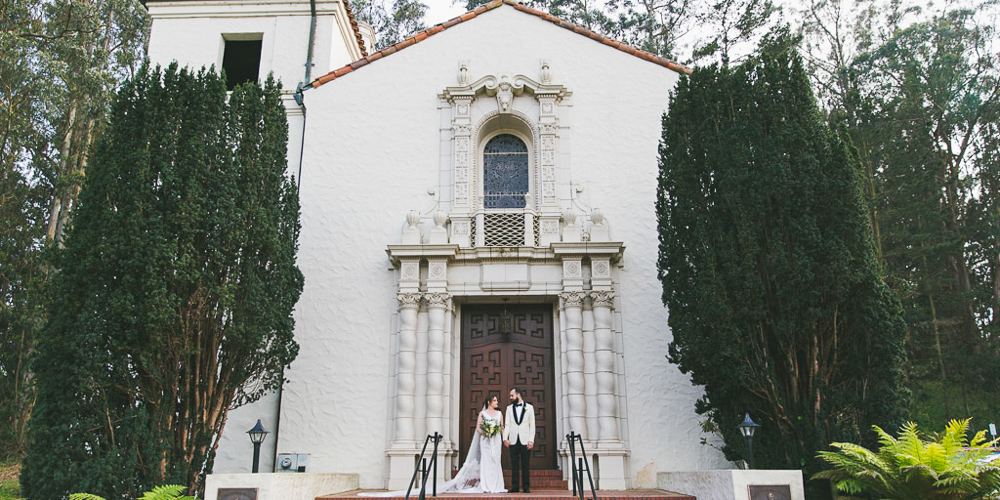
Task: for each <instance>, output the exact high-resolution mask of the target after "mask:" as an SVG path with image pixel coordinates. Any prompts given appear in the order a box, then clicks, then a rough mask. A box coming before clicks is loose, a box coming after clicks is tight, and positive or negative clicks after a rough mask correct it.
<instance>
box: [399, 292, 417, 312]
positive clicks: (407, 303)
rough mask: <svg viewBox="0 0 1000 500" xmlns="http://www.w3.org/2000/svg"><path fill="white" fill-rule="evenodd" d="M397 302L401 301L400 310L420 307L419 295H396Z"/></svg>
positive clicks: (401, 293)
mask: <svg viewBox="0 0 1000 500" xmlns="http://www.w3.org/2000/svg"><path fill="white" fill-rule="evenodd" d="M396 300H398V301H399V308H400V309H416V308H418V307H420V294H419V293H404V292H400V293H397V294H396Z"/></svg>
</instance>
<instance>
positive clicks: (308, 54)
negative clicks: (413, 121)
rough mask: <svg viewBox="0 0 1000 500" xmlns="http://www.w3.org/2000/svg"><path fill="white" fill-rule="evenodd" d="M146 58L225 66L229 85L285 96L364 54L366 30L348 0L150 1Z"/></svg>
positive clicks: (195, 65)
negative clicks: (271, 79)
mask: <svg viewBox="0 0 1000 500" xmlns="http://www.w3.org/2000/svg"><path fill="white" fill-rule="evenodd" d="M146 7H147V9H148V10H149V14H150V17H151V18H152V29H151V32H150V37H149V59H150V61H152V62H153V63H154V64H160V65H163V66H166V65H168V64H170V63H171V62H172V61H177V62H178V63H179V64H180V65H181V66H190V67H191V68H192V69H198V68H200V67H202V66H206V67H208V66H212V65H214V66H215V67H216V68H217V69H225V70H226V73H227V84H228V85H229V86H230V88H231V87H232V86H235V85H236V84H238V83H242V82H243V81H247V80H258V81H263V80H264V79H265V78H267V75H268V74H269V73H272V72H273V73H274V76H275V77H276V78H278V79H280V80H281V82H282V87H283V88H284V89H285V90H286V91H294V90H295V87H296V85H297V84H298V83H299V82H303V83H308V81H309V80H312V79H314V78H316V77H317V76H319V75H322V74H325V73H327V72H328V71H330V70H331V69H335V68H339V67H341V66H344V65H346V64H350V63H352V62H354V61H356V60H358V59H360V58H362V57H364V56H365V54H366V53H367V50H366V49H370V45H371V41H372V32H371V27H370V26H368V25H367V24H364V23H359V22H358V21H356V20H355V19H354V16H353V14H352V13H351V10H350V6H349V5H348V3H347V1H346V0H310V1H305V0H291V1H287V0H286V1H275V0H147V1H146Z"/></svg>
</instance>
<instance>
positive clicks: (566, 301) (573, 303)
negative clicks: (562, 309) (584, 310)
mask: <svg viewBox="0 0 1000 500" xmlns="http://www.w3.org/2000/svg"><path fill="white" fill-rule="evenodd" d="M586 297H587V292H563V293H561V294H559V298H561V299H562V301H563V305H565V306H566V307H580V306H582V305H583V299H584V298H586Z"/></svg>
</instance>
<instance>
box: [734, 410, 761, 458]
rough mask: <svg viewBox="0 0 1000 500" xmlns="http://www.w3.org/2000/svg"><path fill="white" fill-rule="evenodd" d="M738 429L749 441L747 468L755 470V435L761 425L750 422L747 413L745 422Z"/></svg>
mask: <svg viewBox="0 0 1000 500" xmlns="http://www.w3.org/2000/svg"><path fill="white" fill-rule="evenodd" d="M736 427H737V428H738V429H739V430H740V434H743V438H744V439H746V440H747V467H748V468H750V469H753V433H754V432H757V428H758V427H760V424H758V423H757V422H754V421H753V420H750V414H749V413H747V416H746V418H744V419H743V422H742V423H740V425H737V426H736Z"/></svg>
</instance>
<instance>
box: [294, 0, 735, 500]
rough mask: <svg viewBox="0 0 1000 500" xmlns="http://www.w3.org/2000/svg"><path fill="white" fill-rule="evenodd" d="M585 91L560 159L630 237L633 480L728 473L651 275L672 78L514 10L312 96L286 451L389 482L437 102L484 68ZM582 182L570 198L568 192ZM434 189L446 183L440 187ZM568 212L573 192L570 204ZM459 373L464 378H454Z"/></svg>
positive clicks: (373, 481) (436, 179)
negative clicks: (405, 240) (679, 366)
mask: <svg viewBox="0 0 1000 500" xmlns="http://www.w3.org/2000/svg"><path fill="white" fill-rule="evenodd" d="M543 58H544V59H546V60H548V61H549V62H550V64H551V71H552V79H553V83H556V84H563V85H566V86H567V87H568V88H569V89H570V90H571V91H572V92H573V107H572V116H570V117H569V120H570V121H569V122H568V124H569V125H570V126H571V128H570V130H568V131H565V132H564V133H563V134H562V137H561V138H560V145H559V151H560V153H561V155H560V160H559V161H560V162H562V163H561V164H560V166H561V167H567V166H568V167H569V170H568V171H563V173H569V174H570V175H571V176H572V179H571V180H572V182H573V183H574V184H580V185H583V186H584V187H585V190H584V193H583V196H582V197H581V198H580V199H578V200H577V203H578V204H580V205H582V206H589V207H600V208H602V209H603V210H604V212H605V214H606V215H607V218H608V221H609V223H610V225H611V228H612V239H614V240H621V241H624V242H625V244H626V247H627V249H626V252H625V255H626V257H625V260H624V267H622V268H621V270H620V272H619V274H618V276H619V279H620V281H619V283H617V284H616V285H617V287H618V297H619V299H620V300H619V304H620V308H619V310H618V313H619V315H618V317H619V318H620V321H621V329H622V336H621V340H620V341H621V343H622V349H623V354H624V360H623V362H622V365H623V367H624V370H625V377H624V381H625V387H620V388H619V391H620V392H623V393H625V394H626V395H627V407H626V408H624V410H625V415H622V416H623V417H626V418H627V420H628V434H627V436H628V443H627V444H628V446H629V447H630V449H631V456H630V457H629V461H630V472H629V474H630V477H631V478H632V479H633V482H634V479H635V476H636V475H637V474H638V473H639V471H640V470H641V471H643V474H644V475H645V477H650V476H651V475H652V474H655V472H656V471H665V470H690V469H692V468H695V469H709V468H719V467H725V466H726V464H725V462H724V461H723V460H722V458H721V456H720V455H719V454H718V453H717V452H715V451H714V450H712V449H711V448H708V447H706V446H702V445H700V444H699V440H700V438H701V437H702V435H701V432H700V429H699V426H698V417H697V415H696V414H695V413H694V410H693V407H694V402H695V400H696V398H697V397H698V396H699V394H700V391H699V390H698V389H696V388H694V387H692V386H691V385H690V383H689V382H688V379H687V377H685V376H683V375H681V374H680V373H679V372H678V371H677V370H676V368H674V367H672V366H670V365H669V364H668V362H667V361H666V359H664V355H665V354H666V352H667V343H668V342H669V340H670V338H669V330H668V328H667V313H666V311H665V310H664V308H663V307H662V305H661V304H660V300H659V297H660V285H659V282H658V281H657V279H656V267H655V260H656V254H657V239H656V220H655V214H654V212H653V204H654V201H655V186H656V168H657V166H656V165H657V143H658V140H659V135H660V117H661V114H662V112H663V111H664V110H665V109H666V106H667V95H668V91H669V89H670V88H671V87H672V85H673V84H674V83H675V82H676V80H677V78H678V75H677V74H676V73H674V72H672V71H670V70H668V69H666V68H663V67H661V66H658V65H655V64H652V63H650V62H647V61H643V60H641V59H638V58H636V57H633V56H630V55H627V54H624V53H622V52H620V51H617V50H615V49H612V48H610V47H607V46H604V45H602V44H600V43H598V42H595V41H593V40H590V39H588V38H586V37H583V36H580V35H577V34H574V33H572V32H570V31H569V30H566V29H563V28H560V27H557V26H555V25H553V24H551V23H548V22H545V21H543V20H541V19H538V18H536V17H534V16H531V15H529V14H525V13H521V12H518V11H516V10H515V9H513V8H512V7H509V6H502V7H500V8H498V9H495V10H493V11H490V12H487V13H485V14H483V15H482V16H480V17H478V18H476V19H474V20H472V21H469V22H466V23H462V24H459V25H457V26H455V27H452V28H450V29H448V30H445V31H444V32H442V33H440V34H438V35H435V36H432V37H430V38H428V39H427V40H425V41H423V42H420V43H418V44H416V45H414V46H412V47H409V48H407V49H405V50H403V51H401V52H399V53H397V54H393V55H391V56H389V57H386V58H384V59H382V60H379V61H376V62H374V63H372V64H370V65H368V66H366V67H363V68H361V69H359V70H357V71H355V72H353V73H350V74H347V75H345V76H343V77H341V78H338V79H336V80H334V81H332V82H330V83H328V84H326V85H324V86H322V87H320V88H319V89H315V90H310V91H309V92H307V93H306V94H305V100H306V105H307V107H308V109H309V114H308V117H309V121H308V125H307V129H308V130H307V135H306V149H307V151H306V155H305V165H304V172H303V179H302V192H301V196H302V224H303V229H302V236H301V239H300V244H301V249H300V252H299V265H300V267H301V268H302V271H303V273H304V274H305V277H306V284H305V291H304V293H303V295H302V299H301V300H300V302H299V304H298V307H297V311H296V321H297V339H298V341H299V343H300V345H301V351H300V354H299V357H298V359H297V360H296V361H295V362H294V363H293V365H292V369H291V370H289V372H288V373H287V376H288V378H289V380H290V382H289V383H288V384H287V385H286V387H285V393H284V400H283V402H282V414H281V425H282V429H281V433H280V436H279V442H278V452H279V453H280V452H286V451H287V452H291V451H294V452H298V453H310V454H311V455H312V456H311V467H312V470H314V471H317V472H325V471H330V472H334V471H335V472H352V473H358V474H360V486H361V487H362V488H379V487H382V486H383V485H384V482H383V481H384V474H385V473H386V467H387V459H386V457H385V447H386V446H387V445H388V442H389V439H390V438H391V436H390V434H389V432H390V430H391V428H392V426H391V422H390V421H389V417H390V414H391V404H390V402H389V397H390V395H391V387H392V385H393V380H392V379H391V374H392V373H393V372H394V368H393V362H394V360H393V359H392V357H391V356H390V354H391V352H392V349H393V346H392V342H393V341H394V333H395V331H394V330H395V319H394V318H395V316H394V312H395V310H396V301H395V299H394V296H395V275H394V271H393V270H392V266H391V265H390V263H389V262H388V260H387V258H386V255H385V245H386V244H389V243H397V242H399V241H400V229H401V227H402V224H403V220H404V216H405V214H406V213H407V211H409V210H410V209H419V210H421V211H423V212H425V213H429V212H430V210H431V209H432V208H433V204H434V200H433V198H431V197H430V196H428V194H427V187H429V186H438V185H439V184H440V183H442V182H443V181H442V179H441V176H440V175H439V171H440V168H441V166H440V157H441V156H442V155H448V154H449V153H448V152H447V151H442V148H441V146H440V144H441V143H440V137H441V136H440V133H441V130H440V129H441V127H442V123H441V117H440V115H439V112H438V110H437V105H438V99H437V97H436V96H437V94H438V93H439V92H440V91H442V90H443V89H444V88H445V87H446V86H454V85H456V84H457V80H456V75H457V70H458V62H459V61H460V60H468V61H470V63H469V71H470V74H471V76H472V79H473V80H475V79H477V78H479V77H481V76H484V75H486V74H491V73H492V74H499V73H509V74H511V75H514V74H524V75H527V76H529V77H532V78H536V79H537V78H538V72H539V61H540V60H541V59H543ZM569 180H570V179H567V178H565V177H564V178H563V179H561V183H562V184H561V189H560V192H561V193H563V195H564V197H565V196H567V195H569V193H572V192H573V190H572V189H569V184H568V182H569ZM438 191H439V192H440V191H441V189H438ZM564 203H565V204H569V200H568V199H567V200H564ZM455 376H457V374H456V375H455Z"/></svg>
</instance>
